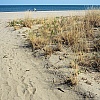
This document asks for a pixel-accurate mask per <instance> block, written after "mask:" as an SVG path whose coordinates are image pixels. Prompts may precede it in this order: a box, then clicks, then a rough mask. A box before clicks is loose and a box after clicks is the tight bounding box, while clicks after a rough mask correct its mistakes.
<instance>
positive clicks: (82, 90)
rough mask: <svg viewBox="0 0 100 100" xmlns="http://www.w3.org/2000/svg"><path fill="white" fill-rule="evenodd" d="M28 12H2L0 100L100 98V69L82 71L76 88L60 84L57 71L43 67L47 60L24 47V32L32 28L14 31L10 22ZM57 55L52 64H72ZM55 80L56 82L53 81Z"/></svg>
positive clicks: (49, 14) (33, 14)
mask: <svg viewBox="0 0 100 100" xmlns="http://www.w3.org/2000/svg"><path fill="white" fill-rule="evenodd" d="M27 14H28V13H27V12H0V100H100V73H99V72H98V73H96V74H95V72H91V73H81V74H80V75H79V76H78V78H79V84H78V85H77V86H75V87H69V86H67V85H63V84H62V85H59V84H58V83H59V80H57V78H56V77H55V74H54V75H52V74H50V71H49V72H48V70H47V69H46V68H45V66H44V65H46V64H47V62H48V61H47V60H46V59H42V58H40V59H38V58H35V57H34V56H33V53H32V50H31V49H30V48H27V47H25V44H27V41H25V40H26V38H25V37H24V36H25V34H24V33H23V32H24V31H25V30H29V28H25V27H24V28H22V29H19V30H15V31H14V28H13V27H9V26H8V24H9V23H8V22H9V21H11V20H14V19H21V18H25V16H27ZM84 14H85V11H53V12H52V11H51V12H47V11H45V12H42V11H41V12H40V11H37V12H31V17H32V18H45V17H47V18H48V17H56V16H72V15H79V16H80V15H84ZM58 58H59V56H55V55H52V56H51V57H50V58H49V61H50V64H52V65H55V66H57V65H62V64H65V65H66V64H67V63H69V62H68V61H67V60H62V61H61V62H60V60H59V59H58ZM56 62H59V63H56ZM50 64H49V66H50ZM47 67H48V66H47ZM55 70H56V69H55ZM63 70H65V69H63ZM94 78H95V80H94ZM55 81H56V83H57V85H54V84H53V82H55Z"/></svg>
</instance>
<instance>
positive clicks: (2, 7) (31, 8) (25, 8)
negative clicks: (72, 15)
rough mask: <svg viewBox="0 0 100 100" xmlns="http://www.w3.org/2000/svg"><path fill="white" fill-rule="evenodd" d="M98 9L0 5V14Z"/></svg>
mask: <svg viewBox="0 0 100 100" xmlns="http://www.w3.org/2000/svg"><path fill="white" fill-rule="evenodd" d="M91 8H100V5H0V12H22V11H34V9H35V10H36V11H66V10H87V9H91Z"/></svg>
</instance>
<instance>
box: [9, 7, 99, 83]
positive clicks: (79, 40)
mask: <svg viewBox="0 0 100 100" xmlns="http://www.w3.org/2000/svg"><path fill="white" fill-rule="evenodd" d="M35 25H41V27H38V29H37V30H34V29H32V26H35ZM10 26H14V28H15V26H19V27H18V28H21V27H29V28H30V29H31V31H30V32H29V37H28V38H29V41H30V42H31V43H32V47H33V50H38V49H40V50H41V49H43V50H44V51H45V54H46V55H48V54H49V55H51V54H52V53H54V52H56V51H62V49H63V48H64V49H65V48H68V47H70V48H71V50H72V51H73V53H74V54H75V56H76V57H77V59H76V58H75V59H74V61H73V62H74V63H73V64H71V66H72V68H75V74H74V75H73V76H72V77H71V78H70V80H71V82H72V84H77V76H78V67H79V66H84V67H87V68H88V67H91V68H94V69H95V70H96V71H100V55H99V53H100V52H99V51H100V9H92V10H88V11H86V14H85V16H67V17H63V16H62V17H55V18H42V19H32V18H29V17H27V18H25V19H23V20H21V19H19V20H14V21H12V22H10ZM16 29H17V28H15V30H16ZM90 55H92V56H90Z"/></svg>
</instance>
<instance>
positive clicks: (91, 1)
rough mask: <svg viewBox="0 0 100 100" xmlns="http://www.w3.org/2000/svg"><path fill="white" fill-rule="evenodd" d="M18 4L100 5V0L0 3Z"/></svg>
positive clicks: (5, 2)
mask: <svg viewBox="0 0 100 100" xmlns="http://www.w3.org/2000/svg"><path fill="white" fill-rule="evenodd" d="M8 4H9V5H10V4H11V5H12V4H14V5H17V4H25V5H27V4H30V5H37V4H39V5H43V4H45V5H50V4H53V5H57V4H59V5H60V4H64V5H69V4H70V5H71V4H76V5H78V4H80V5H82V4H83V5H84V4H87V5H89V4H91V5H95V4H97V5H100V0H0V5H8Z"/></svg>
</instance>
